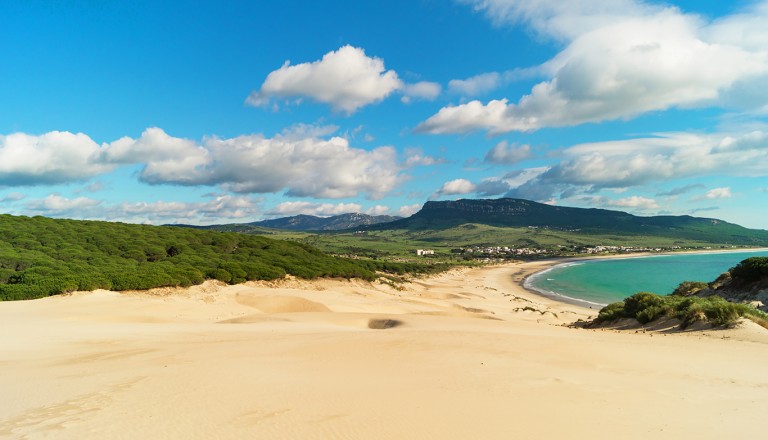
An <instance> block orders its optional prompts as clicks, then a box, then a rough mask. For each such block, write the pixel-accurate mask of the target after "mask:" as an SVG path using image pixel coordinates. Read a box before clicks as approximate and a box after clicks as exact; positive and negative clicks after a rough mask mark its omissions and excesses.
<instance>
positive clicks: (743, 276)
mask: <svg viewBox="0 0 768 440" xmlns="http://www.w3.org/2000/svg"><path fill="white" fill-rule="evenodd" d="M729 272H730V273H731V277H732V278H733V279H734V280H738V281H739V282H741V283H751V282H755V281H758V280H760V279H761V278H766V277H768V257H752V258H747V259H746V260H743V261H741V262H740V263H739V264H737V265H736V266H734V267H732V268H731V269H730V270H729Z"/></svg>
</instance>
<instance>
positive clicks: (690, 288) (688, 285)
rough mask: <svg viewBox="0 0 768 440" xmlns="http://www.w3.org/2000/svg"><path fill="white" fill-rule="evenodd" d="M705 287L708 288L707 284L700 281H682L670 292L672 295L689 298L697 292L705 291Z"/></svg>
mask: <svg viewBox="0 0 768 440" xmlns="http://www.w3.org/2000/svg"><path fill="white" fill-rule="evenodd" d="M707 287H709V284H707V283H704V282H701V281H683V282H682V283H680V285H679V286H677V288H676V289H675V291H674V292H672V295H676V296H690V295H693V294H694V293H696V292H698V291H699V290H702V289H706V288H707Z"/></svg>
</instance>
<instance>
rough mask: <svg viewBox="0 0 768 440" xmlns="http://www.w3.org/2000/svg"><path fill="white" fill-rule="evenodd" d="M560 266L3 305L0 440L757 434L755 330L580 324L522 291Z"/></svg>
mask: <svg viewBox="0 0 768 440" xmlns="http://www.w3.org/2000/svg"><path fill="white" fill-rule="evenodd" d="M554 263H556V262H555V261H551V260H550V261H534V262H524V263H523V262H521V263H507V264H504V265H496V266H485V267H475V268H462V269H453V270H450V271H447V272H445V273H442V274H438V275H432V276H429V277H425V278H422V279H413V280H412V281H411V282H409V283H406V284H404V285H402V286H399V288H395V287H392V286H390V285H387V284H383V283H376V282H367V281H360V280H351V281H342V280H313V281H306V280H301V279H295V278H293V279H292V278H286V279H284V280H281V281H277V282H266V281H265V282H250V283H245V284H241V285H235V286H230V285H225V284H223V283H217V282H206V283H204V284H203V285H200V286H194V287H190V288H181V289H178V288H166V289H153V290H150V291H144V292H110V291H104V290H101V291H94V292H75V293H72V294H68V295H60V296H52V297H46V298H41V299H35V300H29V301H15V302H3V303H0V332H3V334H5V335H9V337H5V338H0V353H2V354H3V356H2V359H0V389H2V390H3V393H4V396H5V398H4V399H0V414H2V417H0V437H3V438H6V437H7V438H29V439H38V438H50V437H51V436H55V437H56V438H57V439H61V440H75V439H82V438H92V437H98V438H103V439H106V440H109V439H112V438H146V437H147V436H149V437H157V438H167V439H171V440H174V439H188V438H220V439H226V440H229V439H241V438H254V437H258V438H303V439H308V440H314V439H318V440H319V439H327V438H367V439H374V440H377V439H382V440H384V439H392V438H402V439H419V438H443V439H447V440H459V439H466V438H484V439H492V440H495V439H508V438H513V437H522V438H566V437H568V438H593V437H594V433H595V425H594V421H595V420H600V421H601V427H600V432H603V433H606V435H614V434H615V435H620V436H622V437H623V438H628V439H630V440H631V439H645V438H648V436H649V435H652V436H654V437H655V438H660V439H677V438H688V437H701V438H723V437H727V438H732V437H737V438H751V437H754V436H758V435H759V433H760V427H759V426H758V425H756V424H755V423H754V420H760V417H762V415H763V414H765V412H766V411H768V401H766V400H765V399H764V398H763V397H764V396H763V394H764V390H765V389H766V388H768V379H767V378H766V377H765V374H764V371H763V368H762V366H763V365H765V364H766V363H768V350H766V347H768V333H767V332H765V330H764V329H762V328H759V327H757V328H754V326H745V327H743V328H737V329H733V330H727V331H724V330H720V331H718V330H713V331H704V332H701V331H699V332H673V333H663V332H655V333H647V334H646V333H644V332H643V331H637V332H636V331H615V330H608V329H579V328H573V327H572V326H571V325H570V324H572V323H574V322H576V321H578V320H579V319H588V318H589V317H590V316H594V315H595V314H596V313H597V311H596V310H595V309H588V308H583V307H578V306H575V305H570V304H566V303H564V302H562V301H557V300H554V299H550V298H546V297H543V296H541V295H539V294H537V293H534V292H531V291H529V290H527V289H525V288H524V287H523V280H524V279H525V278H526V277H527V276H529V275H531V274H533V273H536V272H540V271H542V270H544V269H546V268H548V267H551V266H552V265H553V264H554ZM664 336H668V337H664ZM660 359H663V360H664V361H663V362H659V360H660ZM692 368H693V370H692ZM713 396H717V398H715V397H713ZM457 402H464V403H467V404H457ZM637 414H644V417H637ZM553 420H557V421H558V423H552V421H553Z"/></svg>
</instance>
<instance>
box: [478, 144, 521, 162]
mask: <svg viewBox="0 0 768 440" xmlns="http://www.w3.org/2000/svg"><path fill="white" fill-rule="evenodd" d="M532 156H533V153H532V152H531V146H530V145H515V144H509V143H508V142H507V141H501V142H499V143H498V144H496V146H494V147H493V148H492V149H491V150H490V151H488V153H487V154H486V155H485V161H486V162H487V163H493V164H502V165H512V164H516V163H518V162H522V161H524V160H526V159H529V158H531V157H532Z"/></svg>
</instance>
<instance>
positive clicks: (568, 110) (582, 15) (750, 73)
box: [416, 0, 768, 134]
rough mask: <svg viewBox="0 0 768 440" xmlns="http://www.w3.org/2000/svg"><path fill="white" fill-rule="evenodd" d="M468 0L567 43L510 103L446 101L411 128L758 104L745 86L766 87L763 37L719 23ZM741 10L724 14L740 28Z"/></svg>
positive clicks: (512, 125) (663, 12)
mask: <svg viewBox="0 0 768 440" xmlns="http://www.w3.org/2000/svg"><path fill="white" fill-rule="evenodd" d="M471 3H473V4H474V5H475V6H476V8H478V9H480V10H483V11H485V12H486V13H488V15H489V16H492V17H494V19H495V20H497V21H505V22H509V21H512V22H525V23H528V24H529V25H530V26H532V27H533V28H534V29H535V30H537V31H538V32H541V33H542V34H545V35H548V36H551V37H552V38H554V39H555V40H557V41H560V42H562V43H563V44H564V49H563V50H562V51H561V52H560V53H558V54H557V55H556V56H555V57H554V58H552V59H550V60H549V61H547V62H546V63H544V64H543V65H542V66H539V70H540V71H541V72H543V73H545V74H546V75H547V76H548V77H549V79H548V80H546V81H543V82H540V83H538V84H536V85H535V86H534V87H533V88H532V90H531V92H530V93H529V94H527V95H525V96H523V97H522V98H521V99H520V100H519V101H518V102H517V103H510V102H509V101H508V100H507V99H495V100H491V101H489V102H487V103H482V102H480V101H470V102H468V103H464V104H460V105H454V106H448V107H444V108H442V109H441V110H439V111H438V112H437V113H436V114H435V115H433V116H432V117H430V118H429V119H427V120H426V121H424V122H423V123H421V124H420V125H419V126H418V127H417V129H416V130H417V131H418V132H424V133H432V134H446V133H467V132H470V131H474V130H486V131H488V132H489V133H490V134H500V133H506V132H510V131H533V130H538V129H540V128H543V127H558V126H573V125H578V124H583V123H587V122H600V121H605V120H615V119H628V118H633V117H636V116H638V115H640V114H643V113H646V112H650V111H659V110H666V109H670V108H694V107H707V106H737V107H744V106H754V105H763V106H764V105H765V101H764V100H763V101H759V100H755V99H754V97H752V96H750V93H745V92H744V91H745V90H746V91H760V90H765V89H766V87H765V86H766V85H767V84H768V53H766V52H765V51H764V50H763V48H764V47H765V46H760V45H756V44H754V40H752V39H751V37H746V36H745V37H743V40H739V39H737V38H736V37H732V38H730V39H729V40H728V41H729V42H730V44H723V43H721V42H720V41H721V40H723V38H724V37H723V35H724V34H725V33H726V31H725V30H723V29H724V28H725V27H726V25H725V24H722V23H715V24H713V23H705V22H703V20H702V19H701V17H699V16H696V15H691V14H684V13H682V12H681V11H679V10H678V9H675V8H662V7H657V6H648V5H645V4H644V3H641V2H638V1H632V0H614V1H608V2H585V1H576V2H555V1H549V0H545V1H537V2H525V1H516V0H477V1H473V2H471ZM767 17H768V16H767ZM740 20H746V18H744V17H741V16H734V17H731V22H729V23H728V26H727V27H728V28H729V30H730V32H731V34H734V33H735V32H736V31H733V30H732V29H733V28H737V29H738V26H736V25H734V24H733V23H732V22H736V23H742V21H740ZM717 26H719V28H717V29H716V27H717ZM764 34H765V32H764V31H763V32H760V33H759V34H758V35H764ZM756 38H762V37H761V36H758V37H756ZM745 40H747V41H745ZM760 93H761V95H759V96H764V95H766V92H763V91H761V92H760ZM751 101H756V102H751Z"/></svg>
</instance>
